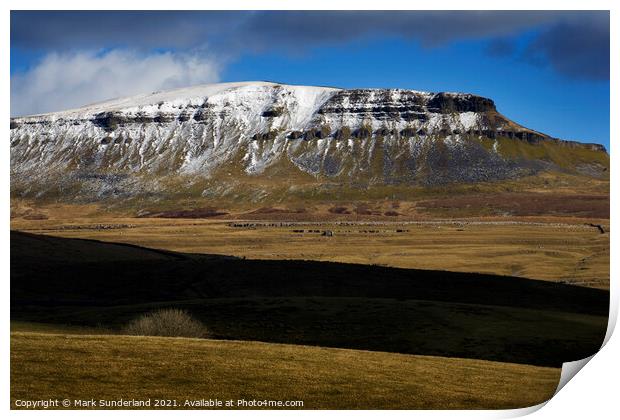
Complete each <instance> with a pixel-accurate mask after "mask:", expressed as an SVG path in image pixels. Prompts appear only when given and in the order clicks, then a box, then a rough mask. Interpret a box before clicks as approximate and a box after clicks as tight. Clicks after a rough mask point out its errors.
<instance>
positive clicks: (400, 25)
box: [11, 12, 609, 149]
mask: <svg viewBox="0 0 620 420" xmlns="http://www.w3.org/2000/svg"><path fill="white" fill-rule="evenodd" d="M238 80H271V81H278V82H282V83H291V84H307V85H327V86H337V87H345V88H349V87H399V88H410V89H417V90H427V91H435V92H438V91H460V92H470V93H475V94H479V95H483V96H487V97H490V98H492V99H493V100H494V101H495V102H496V105H497V108H498V110H499V111H500V112H502V113H503V114H504V115H506V116H507V117H508V118H511V119H513V120H515V121H516V122H518V123H520V124H523V125H525V126H527V127H530V128H532V129H535V130H539V131H542V132H545V133H547V134H549V135H551V136H555V137H559V138H564V139H574V140H579V141H585V142H596V143H601V144H604V145H605V146H606V147H607V148H608V149H609V14H608V13H607V12H396V13H390V12H367V13H355V12H191V13H184V12H12V13H11V114H12V115H24V114H32V113H40V112H48V111H55V110H61V109H66V108H70V107H76V106H80V105H84V104H87V103H92V102H96V101H99V100H104V99H108V98H112V97H117V96H124V95H130V94H137V93H141V92H148V91H152V90H159V89H163V88H174V87H180V86H187V85H192V84H199V83H211V82H218V81H238Z"/></svg>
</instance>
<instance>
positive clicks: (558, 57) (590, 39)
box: [525, 18, 609, 80]
mask: <svg viewBox="0 0 620 420" xmlns="http://www.w3.org/2000/svg"><path fill="white" fill-rule="evenodd" d="M525 55H526V58H529V59H530V60H532V61H536V60H537V61H538V63H539V64H544V63H545V61H548V63H549V64H550V65H551V66H552V67H553V68H554V69H555V70H556V71H558V72H560V73H562V74H565V75H567V76H571V77H577V78H586V79H594V80H609V18H607V19H606V20H584V21H581V22H567V23H561V24H558V25H555V26H553V27H551V28H549V29H547V30H545V31H543V32H542V33H541V34H540V36H539V37H538V38H537V39H536V40H535V41H534V42H533V43H532V44H531V45H530V46H529V47H528V49H527V51H526V53H525Z"/></svg>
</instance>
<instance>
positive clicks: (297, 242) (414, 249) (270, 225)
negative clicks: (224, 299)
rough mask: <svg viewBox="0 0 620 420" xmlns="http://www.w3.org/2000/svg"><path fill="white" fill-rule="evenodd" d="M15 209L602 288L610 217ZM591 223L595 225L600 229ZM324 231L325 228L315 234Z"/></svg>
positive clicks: (241, 251) (21, 226)
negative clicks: (323, 217)
mask: <svg viewBox="0 0 620 420" xmlns="http://www.w3.org/2000/svg"><path fill="white" fill-rule="evenodd" d="M37 212H39V213H37ZM23 213H24V211H23V209H22V213H21V214H22V215H21V216H16V217H14V218H13V219H12V220H11V228H12V229H16V230H20V231H25V232H32V233H39V234H49V235H54V236H62V237H67V238H88V239H98V240H102V241H110V242H123V243H129V244H135V245H140V246H144V247H149V248H157V249H167V250H173V251H179V252H191V253H207V254H223V255H232V256H238V257H245V258H252V259H278V260H280V259H301V260H316V261H334V262H347V263H360V264H377V265H385V266H390V267H401V268H419V269H434V270H449V271H462V272H477V273H489V274H499V275H510V276H520V277H526V278H532V279H539V280H549V281H558V282H563V283H568V284H578V285H583V286H591V287H597V288H608V287H609V220H608V219H596V218H591V219H588V218H565V217H560V218H558V217H549V216H547V217H539V218H534V217H509V218H491V217H490V218H476V219H463V220H460V219H457V220H449V219H448V220H447V221H446V220H425V221H421V222H417V223H416V222H412V221H405V220H402V221H399V220H390V221H376V220H375V221H373V220H370V221H368V220H367V221H361V222H360V221H332V222H304V221H293V222H291V223H290V225H289V224H287V223H284V226H280V223H282V222H286V221H288V220H290V218H289V216H290V214H288V213H285V214H281V213H270V214H269V217H270V219H271V220H270V221H255V220H249V221H243V220H238V219H237V220H224V219H209V218H207V219H181V218H173V219H170V218H136V217H127V215H124V214H113V213H112V214H109V213H104V212H101V211H100V210H99V209H98V208H97V207H96V206H67V205H55V206H54V205H53V206H48V207H46V208H45V209H44V210H36V211H31V212H30V213H28V212H26V213H27V214H30V215H32V214H43V213H45V217H46V218H45V219H37V218H36V217H35V218H32V217H27V216H25V217H24V216H23ZM246 223H247V224H249V225H248V226H247V227H232V226H231V225H232V224H237V225H243V224H246ZM589 223H594V224H601V225H602V226H603V228H604V230H605V233H604V234H601V233H600V232H599V230H598V229H597V228H595V227H592V226H589ZM326 230H329V231H331V232H332V233H333V236H331V237H325V236H322V235H321V233H322V232H323V231H326ZM296 231H297V232H296ZM299 231H303V232H299Z"/></svg>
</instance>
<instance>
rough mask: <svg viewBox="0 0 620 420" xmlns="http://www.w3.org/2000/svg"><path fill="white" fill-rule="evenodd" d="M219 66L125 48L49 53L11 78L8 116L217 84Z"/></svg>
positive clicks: (206, 59)
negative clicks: (197, 85)
mask: <svg viewBox="0 0 620 420" xmlns="http://www.w3.org/2000/svg"><path fill="white" fill-rule="evenodd" d="M220 68H221V65H220V64H219V63H218V62H217V60H215V59H214V58H212V57H208V56H205V55H204V54H195V55H188V54H177V53H171V52H163V53H154V54H148V55H145V54H139V53H136V52H132V51H127V50H112V51H108V52H105V53H93V52H80V53H73V54H57V53H52V54H49V55H47V56H46V57H45V58H44V59H43V60H42V61H41V62H40V63H39V64H38V65H37V66H36V67H34V68H32V69H30V70H29V71H27V72H26V73H22V74H15V75H12V76H11V116H20V115H31V114H39V113H44V112H53V111H61V110H65V109H70V108H75V107H79V106H82V105H87V104H90V103H93V102H99V101H103V100H107V99H112V98H118V97H122V96H130V95H135V94H139V93H147V92H151V91H154V90H162V89H172V88H176V87H184V86H191V85H196V84H201V83H213V82H217V81H218V80H219V72H220Z"/></svg>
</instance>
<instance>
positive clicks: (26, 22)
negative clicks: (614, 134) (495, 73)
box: [11, 11, 609, 79]
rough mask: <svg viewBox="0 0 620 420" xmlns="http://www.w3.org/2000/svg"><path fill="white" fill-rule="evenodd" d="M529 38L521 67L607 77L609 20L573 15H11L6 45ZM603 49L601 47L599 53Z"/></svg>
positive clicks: (237, 50)
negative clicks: (529, 64)
mask: <svg viewBox="0 0 620 420" xmlns="http://www.w3.org/2000/svg"><path fill="white" fill-rule="evenodd" d="M526 31H535V32H536V33H537V34H538V35H537V36H536V37H534V39H533V41H532V43H531V45H530V46H529V47H528V51H527V55H528V56H529V57H530V58H529V59H530V61H531V60H536V59H539V60H540V59H542V60H543V61H545V62H547V63H549V64H550V65H551V66H552V67H553V68H554V69H556V70H557V71H558V72H560V73H562V74H565V75H568V76H570V77H580V78H590V79H600V78H605V75H607V78H608V77H609V13H608V12H581V11H330V12H327V11H256V12H254V11H229V12H225V11H222V12H220V11H176V12H164V11H147V12H140V11H134V12H126V11H101V12H90V11H89V12H79V11H76V12H64V11H51V12H29V11H28V12H26V11H13V12H11V45H12V46H13V47H17V48H22V49H38V50H55V51H63V50H70V49H80V48H81V49H86V48H90V49H92V48H111V47H119V46H120V47H128V48H132V49H161V48H163V49H166V48H170V49H196V48H201V47H204V46H205V45H206V46H208V48H209V49H210V50H212V51H216V52H217V53H219V54H230V55H238V54H242V53H244V52H247V51H248V50H249V51H266V50H282V51H295V52H299V51H304V50H306V49H309V48H313V47H317V46H321V45H333V44H343V43H347V42H351V41H356V40H360V39H371V38H373V37H379V36H391V37H399V38H403V39H407V40H413V41H417V42H420V43H421V44H422V45H424V46H427V47H436V46H439V45H443V44H446V43H449V42H453V41H460V40H470V39H488V40H490V41H491V43H490V46H489V52H490V53H492V54H496V55H497V54H500V53H501V54H502V55H510V54H512V51H510V48H511V45H510V42H509V41H507V40H509V39H511V37H516V36H518V35H519V34H522V33H523V32H526ZM605 45H606V46H607V49H606V50H605Z"/></svg>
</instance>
